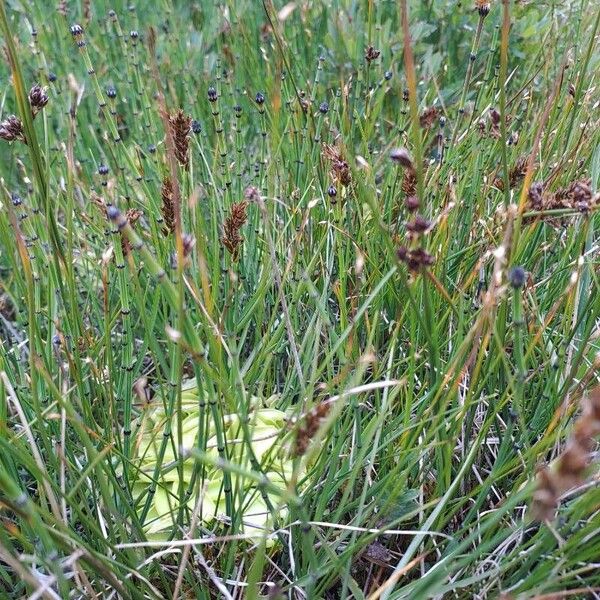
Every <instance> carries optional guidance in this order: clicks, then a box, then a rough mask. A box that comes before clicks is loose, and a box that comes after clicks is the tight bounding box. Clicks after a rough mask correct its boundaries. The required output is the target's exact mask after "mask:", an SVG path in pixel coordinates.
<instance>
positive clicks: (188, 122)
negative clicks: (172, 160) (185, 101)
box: [169, 109, 192, 168]
mask: <svg viewBox="0 0 600 600" xmlns="http://www.w3.org/2000/svg"><path fill="white" fill-rule="evenodd" d="M191 126H192V118H191V117H190V116H188V115H186V114H185V113H184V112H183V110H181V109H179V110H178V111H177V112H176V113H175V114H174V115H169V127H170V129H171V136H172V137H173V145H174V146H175V157H176V158H177V162H178V163H179V164H180V165H181V166H182V167H185V168H187V166H188V163H189V156H188V152H189V145H190V128H191Z"/></svg>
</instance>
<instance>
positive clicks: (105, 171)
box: [98, 164, 109, 175]
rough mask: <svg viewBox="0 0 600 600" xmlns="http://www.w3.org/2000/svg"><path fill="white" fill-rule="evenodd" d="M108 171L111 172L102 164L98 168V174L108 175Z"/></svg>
mask: <svg viewBox="0 0 600 600" xmlns="http://www.w3.org/2000/svg"><path fill="white" fill-rule="evenodd" d="M108 171H109V168H108V167H107V166H106V165H103V164H101V165H99V166H98V174H100V175H108Z"/></svg>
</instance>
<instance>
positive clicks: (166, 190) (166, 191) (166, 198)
mask: <svg viewBox="0 0 600 600" xmlns="http://www.w3.org/2000/svg"><path fill="white" fill-rule="evenodd" d="M160 194H161V197H162V205H161V207H160V211H161V213H162V217H163V222H164V227H163V233H164V234H165V235H168V234H169V233H171V232H173V231H175V205H174V201H173V197H174V192H173V182H172V181H171V178H170V177H168V176H166V177H164V179H163V182H162V187H161V190H160Z"/></svg>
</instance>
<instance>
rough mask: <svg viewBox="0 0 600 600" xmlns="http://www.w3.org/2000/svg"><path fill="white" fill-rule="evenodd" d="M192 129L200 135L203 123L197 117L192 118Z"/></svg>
mask: <svg viewBox="0 0 600 600" xmlns="http://www.w3.org/2000/svg"><path fill="white" fill-rule="evenodd" d="M192 131H193V132H194V133H195V134H196V135H198V134H199V133H200V132H201V131H202V125H200V121H197V120H196V119H193V120H192Z"/></svg>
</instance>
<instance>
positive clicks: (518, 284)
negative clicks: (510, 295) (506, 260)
mask: <svg viewBox="0 0 600 600" xmlns="http://www.w3.org/2000/svg"><path fill="white" fill-rule="evenodd" d="M525 278H526V273H525V269H524V268H523V267H520V266H517V267H513V268H512V269H511V270H510V271H509V272H508V282H509V283H510V285H511V287H513V288H514V289H515V290H517V289H520V288H522V287H523V286H524V285H525Z"/></svg>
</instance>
